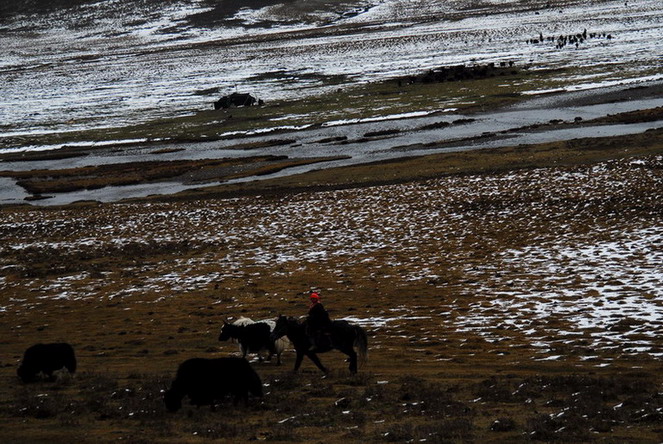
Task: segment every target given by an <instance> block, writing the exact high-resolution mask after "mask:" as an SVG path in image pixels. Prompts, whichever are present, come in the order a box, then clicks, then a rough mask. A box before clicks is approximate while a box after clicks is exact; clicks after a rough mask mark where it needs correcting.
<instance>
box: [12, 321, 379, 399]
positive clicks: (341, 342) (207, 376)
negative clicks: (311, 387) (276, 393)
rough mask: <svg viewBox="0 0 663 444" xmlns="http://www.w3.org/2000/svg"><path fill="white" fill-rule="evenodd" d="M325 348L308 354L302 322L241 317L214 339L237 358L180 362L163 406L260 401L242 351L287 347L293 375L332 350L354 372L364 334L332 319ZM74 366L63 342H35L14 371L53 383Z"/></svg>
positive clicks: (68, 347)
mask: <svg viewBox="0 0 663 444" xmlns="http://www.w3.org/2000/svg"><path fill="white" fill-rule="evenodd" d="M328 334H329V341H328V343H327V344H319V346H318V347H317V348H316V349H315V351H313V350H312V349H311V347H310V340H309V338H308V336H307V334H306V321H304V322H300V321H299V320H296V319H294V318H287V317H285V316H280V317H279V318H278V320H277V321H273V320H264V321H257V322H254V321H252V320H251V319H249V318H240V319H238V320H236V321H235V322H233V323H228V322H224V325H223V327H222V328H221V334H220V335H219V340H220V341H225V340H229V339H232V340H234V341H237V342H238V343H239V346H240V350H241V352H242V357H241V358H240V357H223V358H214V359H208V358H192V359H188V360H186V361H184V362H183V363H181V364H180V366H179V367H178V369H177V374H176V376H175V379H174V380H173V382H172V384H171V386H170V389H168V390H167V391H166V392H165V395H164V402H165V405H166V408H167V409H168V410H169V411H171V412H176V411H178V410H179V409H180V408H181V407H182V399H183V398H185V397H188V398H189V401H190V403H191V404H192V405H195V406H201V405H210V406H214V404H215V403H217V402H219V401H221V400H223V399H224V398H226V397H227V396H231V397H232V399H233V404H235V405H236V404H237V403H238V402H239V401H243V402H244V404H245V405H246V404H248V399H249V394H251V395H252V396H257V397H262V395H263V391H262V381H261V379H260V377H259V376H258V374H257V373H256V371H255V370H254V369H253V367H252V366H251V364H249V362H248V361H247V360H246V355H247V353H258V357H259V360H260V361H262V359H263V358H262V356H261V355H260V352H262V351H263V350H267V351H268V353H269V356H268V358H267V359H268V360H271V358H272V356H273V355H276V356H277V364H280V363H281V353H282V352H283V351H284V350H285V348H286V347H288V346H289V345H292V346H293V347H294V349H295V352H296V354H297V358H296V362H295V371H296V370H298V369H299V366H300V365H301V362H302V359H303V358H304V356H308V357H309V358H310V359H311V360H312V361H313V362H314V363H315V364H316V366H317V367H318V368H320V370H322V371H324V372H327V369H326V368H325V367H324V366H323V365H322V364H321V363H320V360H319V358H318V357H317V356H316V353H321V352H326V351H329V350H332V349H337V350H340V351H342V352H343V353H345V354H347V355H348V356H349V359H348V360H349V361H350V371H351V372H352V373H356V372H357V356H358V355H357V353H356V352H355V350H354V348H355V346H356V347H357V348H358V350H359V356H360V357H361V358H365V356H366V352H367V337H366V332H365V331H364V330H363V329H362V328H361V327H359V326H357V325H352V324H349V323H348V322H346V321H333V326H332V328H331V329H330V331H329V333H328ZM76 368H77V361H76V355H75V352H74V349H73V347H72V346H71V345H70V344H68V343H49V344H36V345H33V346H31V347H29V348H28V349H27V350H26V351H25V353H24V355H23V360H22V362H21V364H20V366H19V368H18V370H17V374H18V377H19V378H20V379H21V380H22V381H23V382H24V383H30V382H34V381H37V380H39V379H42V378H45V379H47V380H51V381H52V380H54V379H55V374H56V372H60V371H67V372H69V373H70V374H72V375H73V374H74V373H75V372H76Z"/></svg>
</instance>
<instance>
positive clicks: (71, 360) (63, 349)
mask: <svg viewBox="0 0 663 444" xmlns="http://www.w3.org/2000/svg"><path fill="white" fill-rule="evenodd" d="M62 368H66V369H67V370H68V371H69V373H71V374H72V375H73V374H74V373H75V372H76V356H75V355H74V349H73V348H72V346H71V345H69V344H67V343H55V344H35V345H33V346H32V347H29V348H28V349H27V350H26V351H25V353H24V354H23V362H21V365H20V367H19V368H18V370H17V371H16V373H17V374H18V377H19V378H21V380H22V381H23V382H33V381H35V380H36V379H37V375H39V373H43V374H44V375H46V377H47V378H48V379H49V380H53V379H54V378H53V372H55V371H57V370H60V369H62Z"/></svg>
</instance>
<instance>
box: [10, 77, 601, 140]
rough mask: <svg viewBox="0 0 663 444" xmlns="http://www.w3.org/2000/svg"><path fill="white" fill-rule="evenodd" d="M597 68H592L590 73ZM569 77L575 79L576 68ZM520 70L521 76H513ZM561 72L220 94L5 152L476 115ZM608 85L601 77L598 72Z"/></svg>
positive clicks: (546, 84) (555, 84)
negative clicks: (193, 107)
mask: <svg viewBox="0 0 663 444" xmlns="http://www.w3.org/2000/svg"><path fill="white" fill-rule="evenodd" d="M588 69H590V70H591V68H588ZM568 71H569V72H565V73H564V74H565V75H566V76H567V77H568V76H572V74H573V73H572V72H571V71H572V70H570V69H569V70H568ZM512 72H513V74H512ZM559 75H560V72H559V71H558V70H540V69H539V70H537V69H530V68H529V67H526V66H515V67H514V68H513V69H511V68H509V69H508V70H505V72H504V73H500V74H499V75H494V76H492V77H488V78H483V79H475V80H471V81H462V82H453V81H448V82H441V83H427V84H421V83H417V84H414V85H411V84H407V83H406V82H400V84H399V82H398V80H396V79H394V80H388V81H384V82H373V83H365V84H356V83H353V82H351V81H350V80H348V81H347V83H345V84H343V83H339V80H338V79H334V78H332V79H328V81H327V83H328V92H327V93H326V94H320V95H316V96H310V97H302V98H301V99H297V100H287V101H286V100H270V99H269V98H264V99H265V105H264V106H253V107H245V108H233V109H225V110H224V109H221V110H213V109H212V103H213V102H214V101H216V100H217V99H218V96H217V95H215V94H212V93H211V92H206V93H205V94H206V95H202V96H201V100H204V99H202V98H203V97H206V96H207V97H208V99H207V101H208V103H209V110H208V111H197V112H192V113H191V114H190V115H188V116H182V117H175V118H171V119H157V120H153V121H151V122H149V123H145V124H140V125H135V126H127V127H121V128H100V129H96V130H88V131H75V132H60V133H58V132H54V133H45V134H41V135H28V136H15V137H5V138H2V140H0V148H13V147H19V146H26V145H56V146H57V145H60V146H66V145H67V144H72V143H76V142H79V143H81V142H89V143H92V142H104V141H116V140H117V141H125V140H148V141H150V140H152V141H155V143H160V142H162V141H164V140H168V141H173V142H191V141H209V140H216V139H218V138H221V137H225V136H226V135H228V134H234V133H237V132H246V131H260V130H264V129H266V128H275V127H303V126H317V125H320V124H322V123H325V122H329V121H334V120H351V119H363V118H369V117H379V116H385V115H393V114H406V113H410V112H422V111H428V112H437V111H444V110H448V109H456V110H459V112H473V111H479V110H488V109H493V108H495V107H498V106H503V105H507V104H510V103H514V102H517V101H519V100H523V99H525V98H526V97H527V96H523V95H522V93H523V92H524V91H530V90H532V89H554V88H559V87H562V86H564V84H563V83H562V82H561V81H560V80H559ZM596 76H597V79H600V76H601V74H600V73H597V74H596Z"/></svg>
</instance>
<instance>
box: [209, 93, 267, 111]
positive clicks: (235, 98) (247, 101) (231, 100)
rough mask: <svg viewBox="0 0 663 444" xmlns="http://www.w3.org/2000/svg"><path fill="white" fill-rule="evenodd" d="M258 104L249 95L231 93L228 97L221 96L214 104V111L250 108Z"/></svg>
mask: <svg viewBox="0 0 663 444" xmlns="http://www.w3.org/2000/svg"><path fill="white" fill-rule="evenodd" d="M256 102H258V100H256V98H255V97H253V96H252V95H251V94H245V93H236V92H234V93H232V94H230V95H229V96H223V97H221V98H220V99H219V100H217V101H216V102H214V109H221V108H224V109H225V108H230V107H231V106H252V105H253V104H255V103H256Z"/></svg>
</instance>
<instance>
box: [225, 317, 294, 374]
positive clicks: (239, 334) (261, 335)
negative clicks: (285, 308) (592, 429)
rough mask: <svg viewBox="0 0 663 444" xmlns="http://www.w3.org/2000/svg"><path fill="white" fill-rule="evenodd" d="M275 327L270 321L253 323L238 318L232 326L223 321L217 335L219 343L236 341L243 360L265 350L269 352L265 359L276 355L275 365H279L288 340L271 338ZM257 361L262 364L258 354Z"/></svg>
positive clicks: (246, 319)
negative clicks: (249, 355) (249, 354)
mask: <svg viewBox="0 0 663 444" xmlns="http://www.w3.org/2000/svg"><path fill="white" fill-rule="evenodd" d="M275 325H276V324H275V322H274V321H272V320H264V321H257V322H253V321H251V319H249V318H240V319H238V320H236V321H235V322H233V323H232V324H231V323H229V322H226V321H224V322H223V326H222V327H221V333H220V334H219V341H227V340H229V339H233V340H237V342H239V345H240V350H241V352H242V357H244V358H245V357H246V354H247V353H259V352H260V351H262V350H267V351H268V352H269V356H268V358H267V359H268V360H271V359H272V356H273V355H276V364H277V365H281V354H282V353H283V351H284V350H285V348H286V346H287V344H288V340H287V338H279V339H277V340H274V339H272V338H271V333H272V330H274V326H275ZM258 359H259V360H260V361H261V362H262V356H260V354H258Z"/></svg>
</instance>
